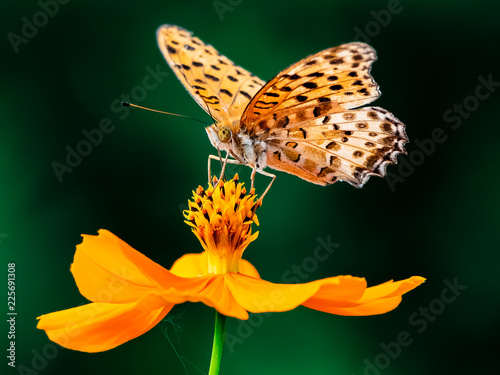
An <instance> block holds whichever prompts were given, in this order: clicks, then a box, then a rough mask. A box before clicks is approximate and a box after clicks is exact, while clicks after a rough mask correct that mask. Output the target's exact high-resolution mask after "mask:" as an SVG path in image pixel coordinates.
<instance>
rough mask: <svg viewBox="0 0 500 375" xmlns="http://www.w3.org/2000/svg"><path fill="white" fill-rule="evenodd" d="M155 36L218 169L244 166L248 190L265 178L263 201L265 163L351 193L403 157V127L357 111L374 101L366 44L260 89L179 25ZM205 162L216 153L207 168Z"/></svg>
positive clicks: (330, 52) (333, 51) (383, 115)
mask: <svg viewBox="0 0 500 375" xmlns="http://www.w3.org/2000/svg"><path fill="white" fill-rule="evenodd" d="M157 40H158V45H159V47H160V50H161V52H162V53H163V56H164V57H165V59H166V60H167V63H168V64H169V65H170V67H171V68H172V70H173V71H174V72H175V74H176V76H177V78H179V80H180V81H181V82H182V84H183V85H184V87H185V88H186V89H187V90H188V92H189V93H190V94H191V96H192V97H193V98H194V100H196V102H197V103H198V104H199V105H200V106H201V107H202V108H203V109H204V110H205V111H206V112H207V113H208V114H209V115H210V116H211V117H212V119H213V120H214V124H212V125H210V126H208V127H206V128H205V129H206V132H207V134H208V138H209V139H210V142H211V143H212V145H213V146H214V147H215V148H216V149H217V150H218V151H219V158H221V156H220V155H221V154H220V151H225V152H226V158H225V163H224V164H223V170H224V167H225V165H226V162H232V163H238V164H244V165H247V166H249V167H250V168H252V169H253V172H252V175H251V178H252V187H253V182H254V178H255V174H256V172H259V173H261V174H263V175H266V176H269V177H271V178H272V180H271V183H270V184H269V186H268V187H267V189H266V191H265V192H264V194H263V196H264V195H265V194H266V193H267V191H268V190H269V188H270V186H271V185H272V183H273V182H274V179H275V178H276V176H275V175H274V174H271V173H268V172H266V171H264V169H265V168H266V167H269V168H272V169H275V170H278V171H284V172H288V173H290V174H293V175H295V176H297V177H300V178H302V179H304V180H306V181H309V182H312V183H314V184H318V185H328V184H333V183H335V182H337V181H346V182H348V183H349V184H351V185H353V186H355V187H358V188H360V187H362V186H363V185H364V184H365V183H366V181H367V180H368V179H369V178H370V176H372V175H375V176H380V177H383V176H384V175H385V171H386V167H387V165H389V164H395V163H396V162H397V160H396V159H397V155H398V154H400V153H406V151H405V149H404V145H405V144H406V143H407V142H408V138H407V136H406V133H405V126H404V124H403V123H402V122H401V121H399V120H398V119H397V118H396V117H395V116H394V115H393V114H392V113H390V112H389V111H387V110H385V109H383V108H379V107H361V106H363V105H365V104H368V103H371V102H373V101H374V100H376V99H377V98H378V97H379V96H380V90H379V88H378V85H377V84H376V83H375V81H374V79H373V77H372V76H371V75H370V69H371V65H372V63H373V62H374V61H375V60H376V59H377V56H376V52H375V50H374V49H373V48H372V47H370V46H369V45H368V44H365V43H361V42H353V43H346V44H342V45H340V46H338V47H333V48H328V49H326V50H324V51H321V52H318V53H316V54H314V55H311V56H309V57H306V58H305V59H303V60H300V61H299V62H297V63H296V64H294V65H292V66H290V67H289V68H287V69H285V70H284V71H282V72H281V73H279V74H278V75H277V76H276V77H274V78H273V79H271V80H270V81H268V82H267V83H266V82H264V81H263V80H261V79H259V78H257V77H256V76H255V75H253V74H251V73H250V72H248V71H247V70H245V69H243V68H241V67H239V66H236V65H235V64H234V63H233V62H232V61H231V60H229V59H228V58H227V57H225V56H223V55H221V54H220V53H219V52H217V50H215V48H213V47H212V46H211V45H208V44H205V43H203V42H202V41H201V40H200V39H198V38H197V37H194V36H193V35H192V33H191V32H189V31H187V30H185V29H183V28H181V27H178V26H174V25H163V26H161V27H160V28H159V29H158V31H157ZM359 107H361V108H359ZM229 156H231V157H232V159H228V157H229ZM210 158H212V159H216V158H217V157H216V156H212V155H211V156H210V157H209V166H210ZM222 174H223V172H222ZM209 178H210V167H209ZM263 196H262V197H263Z"/></svg>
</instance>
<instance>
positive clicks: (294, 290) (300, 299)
mask: <svg viewBox="0 0 500 375" xmlns="http://www.w3.org/2000/svg"><path fill="white" fill-rule="evenodd" d="M226 280H227V283H228V287H229V290H230V291H231V293H232V294H233V296H234V298H235V299H236V301H237V302H238V303H239V304H240V305H241V306H242V307H243V308H245V309H246V310H248V311H250V312H254V313H257V312H271V311H288V310H292V309H294V308H296V307H297V306H299V305H301V304H303V303H304V302H305V301H307V300H308V299H310V298H311V297H312V296H314V295H315V294H317V293H318V294H319V295H323V294H324V291H323V290H322V287H327V288H328V291H329V292H330V293H332V295H333V296H334V297H335V298H339V299H341V300H342V299H346V298H354V299H359V298H361V296H362V295H363V292H364V290H365V288H366V282H365V280H364V279H361V278H357V277H352V276H338V277H330V278H327V279H322V280H317V281H313V282H310V283H305V284H273V283H270V282H268V281H264V280H261V279H255V278H252V277H249V276H245V275H242V274H228V275H226Z"/></svg>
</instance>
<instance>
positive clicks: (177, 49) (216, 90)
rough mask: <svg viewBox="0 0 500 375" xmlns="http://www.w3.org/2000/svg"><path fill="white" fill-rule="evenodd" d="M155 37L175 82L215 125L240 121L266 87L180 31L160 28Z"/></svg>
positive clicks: (197, 40)
mask: <svg viewBox="0 0 500 375" xmlns="http://www.w3.org/2000/svg"><path fill="white" fill-rule="evenodd" d="M156 35H157V40H158V46H159V47H160V50H161V52H162V53H163V56H164V57H165V59H166V60H167V63H168V64H169V65H170V67H171V68H172V70H173V71H174V73H175V74H176V76H177V78H179V80H180V81H181V82H182V84H183V85H184V87H185V88H186V89H187V90H188V92H189V93H190V94H191V96H192V97H193V98H194V100H196V102H197V103H198V104H199V105H200V106H201V107H202V108H203V109H204V110H205V111H206V112H207V113H208V114H209V115H211V116H212V117H213V118H214V119H215V120H216V121H217V122H226V123H227V122H230V123H233V121H236V120H239V119H240V117H241V115H242V113H243V111H244V109H245V107H246V106H247V104H248V103H249V102H250V100H251V99H252V97H253V96H254V95H255V94H256V93H257V92H258V91H259V89H260V88H261V87H262V86H263V85H264V83H265V82H264V81H262V80H261V79H259V78H257V77H255V76H254V75H253V74H251V73H249V72H248V71H246V70H245V69H243V68H241V67H239V66H235V65H234V63H233V62H232V61H231V60H229V59H228V58H227V57H225V56H222V55H221V54H220V53H219V52H217V51H216V50H215V48H213V47H212V46H210V45H208V44H205V43H203V42H202V41H201V40H200V39H198V38H196V37H193V35H192V33H191V32H189V31H186V30H184V29H183V28H181V27H178V26H174V25H163V26H160V27H159V28H158V30H157V33H156Z"/></svg>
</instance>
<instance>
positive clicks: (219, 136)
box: [205, 124, 233, 150]
mask: <svg viewBox="0 0 500 375" xmlns="http://www.w3.org/2000/svg"><path fill="white" fill-rule="evenodd" d="M205 130H206V131H207V134H208V138H209V139H210V143H212V145H213V146H214V147H215V148H216V149H218V150H228V149H230V148H232V147H231V146H232V140H233V131H232V130H231V128H230V127H229V126H227V125H222V124H213V125H211V126H208V127H206V128H205Z"/></svg>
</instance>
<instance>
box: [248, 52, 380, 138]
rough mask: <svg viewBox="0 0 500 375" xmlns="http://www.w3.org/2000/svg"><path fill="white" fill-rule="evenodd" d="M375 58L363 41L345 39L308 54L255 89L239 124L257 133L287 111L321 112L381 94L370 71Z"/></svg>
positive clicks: (272, 123)
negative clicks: (258, 89) (312, 108)
mask: <svg viewBox="0 0 500 375" xmlns="http://www.w3.org/2000/svg"><path fill="white" fill-rule="evenodd" d="M375 60H376V54H375V51H374V50H373V48H371V47H370V46H369V45H367V44H365V43H347V44H343V45H340V46H338V47H334V48H329V49H326V50H324V51H321V52H319V53H317V54H315V55H312V56H309V57H307V58H305V59H303V60H301V61H299V62H298V63H296V64H294V65H292V66H291V67H289V68H288V69H286V70H284V71H283V72H281V73H280V74H278V76H276V77H275V78H274V79H272V80H271V81H269V82H268V83H267V84H266V85H265V86H264V87H263V88H262V89H261V90H260V91H259V92H258V93H257V95H256V96H255V98H253V99H252V101H251V102H250V104H249V105H248V107H247V109H246V110H245V113H244V114H243V116H242V126H243V127H245V128H247V129H248V130H249V132H250V133H253V134H258V133H259V131H260V130H266V128H272V127H274V126H279V122H280V120H282V121H283V119H284V117H285V116H287V114H288V113H291V112H295V113H300V112H301V111H303V109H304V108H309V107H311V106H315V107H317V109H316V111H315V112H314V115H316V116H320V115H321V114H324V113H329V112H335V111H338V110H342V109H349V108H355V107H359V106H362V105H364V104H368V103H371V102H372V101H374V100H375V99H377V98H378V97H379V96H380V91H379V90H378V86H377V84H376V83H375V82H374V80H373V78H372V77H371V75H370V68H371V64H372V63H373V61H375ZM284 121H286V119H284Z"/></svg>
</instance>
